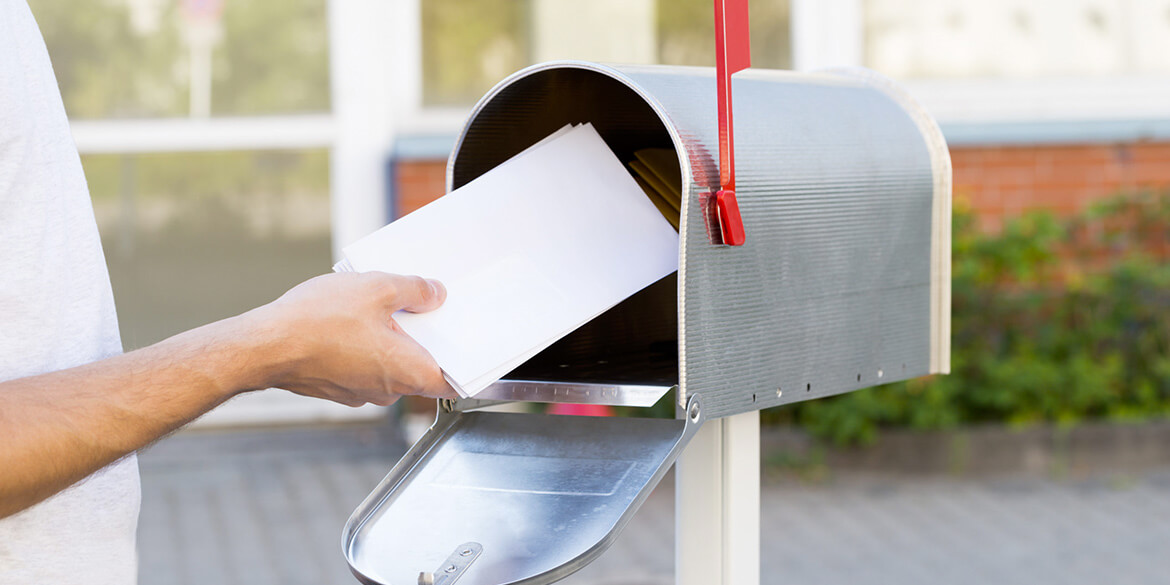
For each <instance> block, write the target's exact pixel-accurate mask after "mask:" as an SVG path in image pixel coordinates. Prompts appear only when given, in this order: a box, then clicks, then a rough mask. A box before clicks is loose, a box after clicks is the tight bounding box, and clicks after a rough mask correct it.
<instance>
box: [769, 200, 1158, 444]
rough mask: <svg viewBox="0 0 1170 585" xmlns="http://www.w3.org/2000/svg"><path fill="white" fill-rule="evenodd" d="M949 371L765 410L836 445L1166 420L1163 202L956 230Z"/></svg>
mask: <svg viewBox="0 0 1170 585" xmlns="http://www.w3.org/2000/svg"><path fill="white" fill-rule="evenodd" d="M954 222H955V223H954V250H953V281H952V285H953V290H952V295H953V297H952V336H951V340H952V353H951V355H952V363H951V370H952V373H951V375H949V376H934V377H930V378H923V379H916V380H909V381H905V382H899V383H895V384H889V385H886V386H882V387H879V388H870V389H866V390H861V391H858V392H854V393H851V394H846V395H842V396H838V397H833V398H829V399H825V400H818V401H812V402H808V403H803V404H800V405H797V406H796V407H794V408H790V409H786V410H785V409H778V410H774V411H769V412H767V413H765V419H766V420H770V421H788V422H795V423H797V424H799V425H801V426H803V427H805V428H807V429H808V430H809V431H810V432H812V433H813V434H815V435H817V436H819V437H822V438H825V439H828V440H832V441H834V442H837V443H841V444H845V443H862V444H864V443H866V442H869V441H872V440H873V439H874V438H875V436H876V433H877V431H878V430H879V429H880V428H882V427H908V428H913V429H946V428H952V427H955V426H957V425H961V424H972V423H985V422H1007V423H1009V424H1013V425H1026V424H1031V423H1037V422H1053V423H1057V424H1061V425H1072V424H1075V423H1077V422H1079V421H1082V420H1085V419H1105V420H1119V421H1122V420H1124V421H1131V420H1141V419H1148V418H1152V417H1163V416H1167V415H1170V263H1168V262H1167V259H1168V258H1170V194H1167V195H1163V196H1156V195H1153V194H1138V195H1130V196H1124V197H1118V198H1115V199H1111V200H1109V201H1107V202H1105V203H1102V204H1100V205H1097V206H1095V207H1093V208H1092V209H1091V210H1090V211H1088V212H1087V213H1085V214H1083V215H1081V216H1078V217H1073V218H1069V219H1057V218H1055V217H1053V216H1052V215H1051V214H1048V213H1045V212H1030V213H1027V214H1025V215H1023V216H1021V217H1018V218H1015V219H1012V220H1010V221H1008V222H1007V224H1006V225H1005V227H1004V229H1003V231H1002V232H1001V233H998V234H984V233H980V232H979V231H978V230H976V229H975V225H974V217H973V216H972V215H971V214H970V213H964V212H959V213H956V215H955V220H954Z"/></svg>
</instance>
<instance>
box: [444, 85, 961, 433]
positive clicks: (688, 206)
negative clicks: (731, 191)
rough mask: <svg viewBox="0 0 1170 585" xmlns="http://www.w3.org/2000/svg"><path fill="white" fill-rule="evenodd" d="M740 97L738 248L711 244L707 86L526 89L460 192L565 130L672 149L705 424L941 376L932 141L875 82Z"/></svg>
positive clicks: (489, 137)
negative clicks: (741, 238)
mask: <svg viewBox="0 0 1170 585" xmlns="http://www.w3.org/2000/svg"><path fill="white" fill-rule="evenodd" d="M615 81H616V82H617V83H615ZM733 95H734V100H735V102H734V108H735V122H736V128H735V137H736V170H737V184H738V185H737V187H738V189H737V194H738V197H739V201H740V207H741V210H742V214H743V220H744V224H745V228H746V230H747V243H746V245H744V246H742V247H727V246H722V245H716V244H713V243H712V241H718V239H719V235H718V233H717V229H718V228H717V227H716V225H717V224H716V223H715V222H713V221H712V220H711V218H710V216H709V215H708V212H707V198H708V196H709V195H710V194H711V193H713V192H714V191H715V190H717V189H718V184H717V183H718V172H717V168H716V163H715V160H716V158H715V157H716V156H717V152H718V150H717V140H716V127H715V122H716V118H715V111H716V105H715V83H714V77H713V71H712V70H711V69H705V68H681V67H644V66H643V67H606V66H599V65H595V64H589V63H576V62H565V63H553V64H544V65H538V66H536V67H534V68H530V69H528V70H525V71H523V72H521V73H518V74H517V75H515V76H513V77H512V78H509V79H508V80H505V81H504V82H503V83H501V85H500V86H498V87H497V88H496V89H495V90H493V92H492V93H489V95H488V96H487V97H485V98H484V100H483V101H482V102H481V104H480V105H479V106H477V108H476V110H475V112H473V114H472V119H471V120H470V121H469V125H468V128H467V129H465V131H464V134H463V136H461V138H460V141H459V142H458V143H457V144H456V147H455V151H454V152H453V154H452V159H451V164H450V165H449V168H448V176H449V185H450V186H459V185H461V184H463V183H465V182H467V181H468V180H470V179H471V178H474V177H475V176H478V174H480V173H482V172H484V171H486V170H487V169H489V168H491V167H492V166H494V165H495V164H497V163H498V162H501V161H502V160H506V159H507V158H508V157H510V156H511V155H512V154H514V153H515V152H518V151H519V150H520V149H521V148H523V147H524V146H527V144H530V143H531V142H533V141H534V140H533V139H532V138H533V136H535V137H536V138H539V137H542V136H543V135H544V134H547V133H548V132H551V131H552V130H554V129H556V128H557V127H559V126H560V125H563V124H565V123H568V122H592V123H594V124H595V126H597V127H598V131H599V132H600V133H601V135H602V136H603V137H605V138H606V141H607V142H608V143H609V144H610V146H611V147H613V148H614V150H615V152H617V153H618V156H619V157H621V158H625V156H626V154H627V153H628V152H631V151H632V150H636V149H638V148H644V147H647V146H660V145H661V142H662V141H663V140H664V139H665V138H666V137H667V136H669V141H670V142H673V143H674V145H675V147H676V149H677V150H678V151H679V153H680V166H681V169H682V171H683V173H682V174H683V177H684V183H686V184H684V185H683V188H684V206H683V215H684V217H683V224H682V229H681V231H682V234H683V244H682V250H681V251H680V254H681V260H682V261H681V268H680V272H679V291H678V297H677V301H678V331H677V333H678V338H677V339H678V347H679V364H678V365H679V382H680V385H681V390H680V392H679V394H680V396H679V399H680V400H685V399H686V396H687V395H689V394H692V393H701V394H702V395H703V397H704V405H705V408H706V412H707V416H709V417H720V416H727V415H731V414H736V413H740V412H747V411H751V410H756V409H759V408H764V407H768V406H774V405H778V404H784V403H789V402H796V401H800V400H807V399H810V398H817V397H822V396H826V395H830V394H837V393H841V392H847V391H851V390H856V389H858V388H864V387H868V386H873V385H876V384H879V383H884V382H890V381H895V380H902V379H906V378H911V377H915V376H920V375H924V374H927V373H931V372H932V366H933V370H934V371H945V370H946V363H945V360H940V355H942V354H944V353H945V352H946V351H948V349H947V346H948V344H946V343H945V339H944V337H945V335H946V333H947V331H948V330H949V326H944V325H946V324H945V323H943V322H942V321H948V322H949V282H948V281H947V279H946V278H943V277H944V276H948V275H949V222H950V208H949V198H950V182H949V173H950V170H949V169H950V167H949V159H947V157H946V152H945V144H944V143H943V142H942V138H941V134H938V133H937V126H934V125H933V122H932V121H930V120H929V117H927V118H926V119H925V120H924V119H923V118H922V117H923V116H925V114H924V113H922V112H921V111H919V110H916V109H915V108H914V107H913V106H912V104H910V103H909V101H908V99H906V98H904V97H903V96H900V95H898V94H897V93H896V91H894V90H892V86H890V85H889V84H888V83H887V82H884V81H883V80H881V79H880V78H876V77H873V76H872V74H868V73H866V74H853V73H840V74H828V73H826V74H796V73H791V72H780V71H757V70H750V71H747V72H744V73H741V74H738V75H737V76H736V77H735V79H734V85H733ZM932 132H933V134H932ZM940 149H941V152H940ZM944 174H945V177H944V176H943V175H944ZM944 179H945V180H944ZM944 199H945V205H944V204H943V201H944ZM944 212H945V213H944ZM944 215H945V217H944ZM713 230H714V231H713ZM944 238H945V241H944ZM944 244H946V245H947V246H946V247H944ZM932 252H933V255H932ZM932 283H933V286H932ZM943 289H946V290H943ZM944 293H945V294H944ZM944 299H945V302H944ZM944 304H945V307H944ZM944 308H945V309H946V310H943V309H944ZM635 318H636V317H635ZM651 329H653V328H651ZM932 360H933V361H932Z"/></svg>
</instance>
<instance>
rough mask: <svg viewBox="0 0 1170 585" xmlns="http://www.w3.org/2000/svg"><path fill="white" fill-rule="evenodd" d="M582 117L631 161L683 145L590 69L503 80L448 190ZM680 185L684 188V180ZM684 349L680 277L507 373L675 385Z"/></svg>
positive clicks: (455, 157) (474, 119) (635, 100)
mask: <svg viewBox="0 0 1170 585" xmlns="http://www.w3.org/2000/svg"><path fill="white" fill-rule="evenodd" d="M581 123H591V124H593V126H594V128H596V130H597V132H598V134H600V135H601V137H602V138H603V139H604V140H605V142H606V144H607V145H608V146H609V147H610V149H612V150H613V152H614V154H615V155H617V157H618V159H619V160H621V161H622V162H623V163H628V162H629V161H631V160H633V159H634V152H635V151H637V150H640V149H644V148H669V149H674V150H676V152H677V149H676V146H675V141H674V140H673V138H672V136H671V133H670V131H669V130H668V129H667V126H666V124H665V123H664V122H663V120H662V118H661V117H660V116H659V114H658V113H657V112H656V111H655V110H654V108H652V107H651V106H650V104H649V102H648V101H647V98H646V97H644V96H642V95H640V94H639V93H638V92H637V91H635V90H634V89H633V88H631V87H630V86H629V85H627V84H625V83H623V82H622V81H619V80H618V79H615V78H613V77H611V76H609V75H606V74H604V73H601V72H598V71H595V70H591V69H586V68H552V69H545V70H541V71H537V72H534V73H531V74H529V75H526V76H523V77H520V78H516V79H514V80H512V81H511V82H510V83H509V82H505V83H502V84H501V85H500V86H499V87H497V88H496V90H494V91H493V93H492V94H489V95H488V96H487V97H485V98H484V100H483V101H481V105H480V107H479V108H478V109H477V111H476V112H475V113H473V114H472V116H471V121H470V122H469V124H468V126H467V128H466V129H465V131H464V133H463V137H462V139H461V141H460V142H459V144H457V145H456V147H455V149H454V151H453V152H452V155H451V160H450V162H449V164H448V165H447V173H448V177H447V180H448V187H449V188H450V189H456V188H459V187H461V186H462V185H464V184H466V183H468V182H470V181H472V180H473V179H475V178H476V177H478V176H480V175H482V174H483V173H485V172H487V171H489V170H491V169H492V168H494V167H495V166H496V165H498V164H500V163H503V162H504V161H507V160H508V159H510V158H511V157H513V156H514V155H516V154H518V153H519V152H520V151H522V150H524V149H525V148H528V147H529V146H531V145H532V144H534V143H536V142H537V141H539V140H541V139H542V138H544V137H545V136H547V135H549V134H551V133H553V132H555V131H556V130H558V129H559V128H562V127H563V126H565V125H567V124H581ZM679 176H685V174H684V173H682V172H680V173H679ZM677 187H678V188H679V189H680V190H682V189H683V187H684V185H682V184H679V185H677ZM684 205H685V203H684ZM678 355H679V353H678V278H677V274H674V275H671V276H668V277H666V278H664V279H662V280H660V281H659V282H657V283H655V284H653V285H651V286H649V287H647V288H646V289H644V290H643V291H641V292H640V293H638V294H636V295H634V296H633V297H631V298H629V299H627V300H626V301H624V302H622V303H620V304H618V305H617V306H615V307H614V308H613V309H611V310H609V311H607V312H606V313H604V314H602V315H601V316H599V317H598V318H596V319H594V320H593V321H591V322H589V323H588V324H586V325H585V326H583V327H581V328H580V329H578V330H577V331H575V332H573V333H571V334H570V335H568V336H567V337H565V338H564V339H562V340H560V341H558V342H557V343H555V344H553V345H552V346H551V347H549V348H548V349H546V350H545V351H543V352H542V353H540V354H538V355H537V356H535V357H534V358H532V359H531V360H529V361H528V362H526V363H524V364H523V365H521V366H520V367H519V368H517V369H516V370H514V371H513V372H511V373H509V374H508V375H507V376H505V378H506V379H512V380H542V381H556V382H566V383H579V382H585V383H600V384H643V385H654V386H674V385H676V384H678V380H679V360H678Z"/></svg>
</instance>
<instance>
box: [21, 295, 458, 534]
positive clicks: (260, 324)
mask: <svg viewBox="0 0 1170 585" xmlns="http://www.w3.org/2000/svg"><path fill="white" fill-rule="evenodd" d="M445 296H446V293H445V291H444V290H443V288H442V286H441V285H438V284H437V283H435V284H432V283H431V282H430V281H426V280H423V279H421V278H417V277H403V276H395V275H388V274H382V273H365V274H353V273H349V274H331V275H326V276H321V277H317V278H314V279H311V280H309V281H306V282H305V283H302V284H301V285H299V286H297V287H295V288H293V289H292V290H290V291H289V292H288V293H286V294H285V295H284V296H282V297H281V298H279V299H277V300H276V301H274V302H272V303H269V304H267V305H264V306H262V307H259V308H257V309H254V310H252V311H249V312H247V313H244V314H242V315H239V316H236V317H232V318H229V319H225V320H223V321H218V322H215V323H212V324H210V325H205V326H203V327H199V328H197V329H192V330H190V331H187V332H184V333H181V334H179V335H176V336H174V337H171V338H169V339H167V340H165V341H162V342H160V343H158V344H155V345H153V346H150V347H147V348H143V349H140V350H136V351H132V352H129V353H126V354H124V355H120V356H116V357H112V358H109V359H106V360H102V361H98V362H93V363H90V364H86V365H83V366H78V367H75V368H70V369H67V370H61V371H58V372H52V373H48V374H43V375H39V376H30V377H27V378H20V379H16V380H10V381H7V382H2V383H0V518H2V517H6V516H9V515H12V514H14V513H16V512H18V511H20V510H23V509H24V508H27V507H29V506H31V505H33V504H35V503H37V502H40V501H42V500H44V499H45V498H47V497H49V496H51V495H53V494H55V493H57V492H58V491H61V490H62V489H64V488H66V487H68V486H70V485H72V484H73V483H76V482H77V481H79V480H81V479H82V478H84V477H86V476H88V475H89V474H91V473H93V472H94V471H96V470H98V469H101V468H102V467H104V466H106V465H108V464H109V463H111V462H113V461H115V460H117V459H119V458H121V457H124V456H125V455H127V454H129V453H131V452H133V451H135V450H137V449H140V448H142V447H144V446H146V445H148V444H149V443H151V442H152V441H154V440H156V439H158V438H159V437H162V436H164V435H166V434H167V433H170V432H171V431H174V430H175V429H177V428H178V427H180V426H182V425H183V424H186V423H187V422H190V421H191V420H193V419H195V418H196V417H198V416H200V415H201V414H203V413H205V412H207V411H208V410H211V409H212V408H214V407H215V406H217V405H219V404H221V403H223V402H224V401H226V400H227V399H229V398H231V397H233V396H235V395H237V394H240V393H243V392H247V391H249V390H256V389H262V388H268V387H279V388H284V389H286V390H290V391H292V392H296V393H298V394H303V395H306V396H315V397H318V398H325V399H328V400H332V401H334V402H340V403H342V404H347V405H350V406H358V405H361V404H365V403H372V404H380V405H387V404H391V403H393V402H394V401H395V400H396V399H397V398H398V396H400V395H403V394H421V395H428V396H452V395H453V391H452V390H451V389H450V387H449V386H448V385H447V383H446V382H445V381H444V380H443V377H442V373H441V372H440V370H439V367H438V365H437V364H435V362H434V360H433V359H432V358H431V356H430V354H428V353H427V352H426V350H425V349H423V348H422V347H421V346H419V345H418V344H417V343H415V342H414V341H413V340H412V339H410V337H408V336H407V335H406V334H405V333H403V332H402V330H401V329H399V328H398V326H397V324H396V323H395V322H394V321H393V319H392V318H391V315H392V314H393V313H394V312H395V311H397V310H399V309H405V310H408V311H413V312H421V311H428V310H432V309H435V308H437V307H438V306H439V305H440V304H442V302H443V300H444V299H445Z"/></svg>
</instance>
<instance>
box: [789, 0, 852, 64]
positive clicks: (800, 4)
mask: <svg viewBox="0 0 1170 585" xmlns="http://www.w3.org/2000/svg"><path fill="white" fill-rule="evenodd" d="M862 3H863V0H792V4H791V5H790V6H791V10H792V68H793V69H795V70H797V71H809V70H813V69H821V68H824V67H843V66H857V65H863V64H864V46H865V44H864V43H865V38H864V30H863V27H862V19H863V16H864V14H863V10H864V6H863V5H862Z"/></svg>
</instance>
